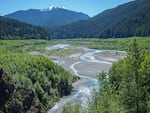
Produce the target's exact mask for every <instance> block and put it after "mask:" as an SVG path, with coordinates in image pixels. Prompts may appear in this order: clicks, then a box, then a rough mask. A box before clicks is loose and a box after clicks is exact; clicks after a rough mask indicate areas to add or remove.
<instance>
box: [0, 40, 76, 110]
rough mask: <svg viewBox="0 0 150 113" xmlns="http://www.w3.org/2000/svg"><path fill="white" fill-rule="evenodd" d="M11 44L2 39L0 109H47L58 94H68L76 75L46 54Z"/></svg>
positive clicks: (0, 46)
mask: <svg viewBox="0 0 150 113" xmlns="http://www.w3.org/2000/svg"><path fill="white" fill-rule="evenodd" d="M7 42H8V41H7ZM10 45H13V44H10ZM10 45H9V46H10ZM15 47H16V48H17V47H19V46H17V45H16V46H15ZM12 48H13V46H12V47H10V48H9V47H8V45H7V44H5V42H4V43H3V42H1V45H0V50H1V51H0V68H2V69H1V73H0V74H1V76H2V77H0V85H1V88H0V96H6V98H0V100H1V102H2V104H0V112H4V113H6V112H7V113H9V112H11V111H12V109H14V112H15V113H20V111H21V112H27V111H31V112H36V111H37V110H35V109H38V106H39V107H41V109H40V110H42V111H43V112H46V110H48V108H50V107H51V106H53V104H54V102H56V101H57V100H58V99H59V98H60V97H62V96H65V95H68V94H70V92H71V90H72V82H74V81H75V80H76V79H77V78H76V77H75V76H73V75H71V74H70V73H69V72H67V71H65V70H64V69H63V68H62V67H60V66H58V65H57V64H55V63H53V62H51V61H50V60H49V59H48V58H45V57H42V56H34V55H29V54H27V53H24V52H23V53H22V52H19V51H16V50H15V49H14V50H13V49H12ZM2 70H3V71H2ZM5 72H7V73H8V74H9V75H8V74H7V73H5ZM11 87H12V88H11ZM10 89H12V90H10ZM7 92H8V93H7ZM7 94H10V95H7ZM27 97H28V98H27ZM30 99H31V100H32V101H31V102H29V101H30ZM33 100H34V101H33ZM36 104H37V105H36ZM42 111H41V112H42ZM37 112H38V111H37ZM41 112H40V113H41ZM38 113H39V112H38Z"/></svg>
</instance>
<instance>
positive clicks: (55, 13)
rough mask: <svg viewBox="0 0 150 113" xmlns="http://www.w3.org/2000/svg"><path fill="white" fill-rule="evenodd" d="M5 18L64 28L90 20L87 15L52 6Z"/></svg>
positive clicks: (20, 12)
mask: <svg viewBox="0 0 150 113" xmlns="http://www.w3.org/2000/svg"><path fill="white" fill-rule="evenodd" d="M5 17H7V18H12V19H16V20H19V21H23V22H27V23H29V24H32V25H38V26H44V27H55V26H62V25H66V24H70V23H73V22H76V21H79V20H84V19H89V18H90V17H89V16H88V15H87V14H84V13H81V12H75V11H71V10H68V9H65V8H64V7H62V8H59V7H55V6H51V7H48V8H46V9H42V10H41V9H28V10H19V11H16V12H14V13H11V14H8V15H5Z"/></svg>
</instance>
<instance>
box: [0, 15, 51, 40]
mask: <svg viewBox="0 0 150 113" xmlns="http://www.w3.org/2000/svg"><path fill="white" fill-rule="evenodd" d="M0 26H1V27H0V39H50V36H49V34H48V32H47V31H46V30H45V29H43V28H41V27H36V26H32V25H29V24H26V23H23V22H19V21H16V20H12V19H8V18H4V17H1V16H0Z"/></svg>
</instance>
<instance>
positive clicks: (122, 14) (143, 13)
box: [49, 0, 150, 39]
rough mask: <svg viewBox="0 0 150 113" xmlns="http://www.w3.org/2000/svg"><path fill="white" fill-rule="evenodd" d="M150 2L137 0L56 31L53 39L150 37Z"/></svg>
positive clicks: (51, 31) (54, 30)
mask: <svg viewBox="0 0 150 113" xmlns="http://www.w3.org/2000/svg"><path fill="white" fill-rule="evenodd" d="M149 15H150V1H149V0H135V1H131V2H129V3H126V4H122V5H120V6H118V7H115V8H113V9H108V10H106V11H104V12H102V13H100V14H98V15H96V16H94V17H93V18H91V19H89V20H85V21H80V22H76V23H73V24H69V25H66V26H62V27H57V28H55V29H49V31H50V34H51V36H52V38H58V39H60V38H61V39H62V38H79V37H80V38H111V37H113V38H119V37H120V38H123V37H132V36H150V26H149V24H150V16H149Z"/></svg>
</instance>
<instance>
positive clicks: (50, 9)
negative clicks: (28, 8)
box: [41, 5, 66, 11]
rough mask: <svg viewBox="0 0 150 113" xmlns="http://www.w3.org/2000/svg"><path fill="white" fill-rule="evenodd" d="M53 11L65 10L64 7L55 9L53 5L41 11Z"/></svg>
mask: <svg viewBox="0 0 150 113" xmlns="http://www.w3.org/2000/svg"><path fill="white" fill-rule="evenodd" d="M54 9H66V8H65V6H61V7H56V6H54V5H51V6H49V7H48V8H45V9H42V10H41V11H52V10H54Z"/></svg>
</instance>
